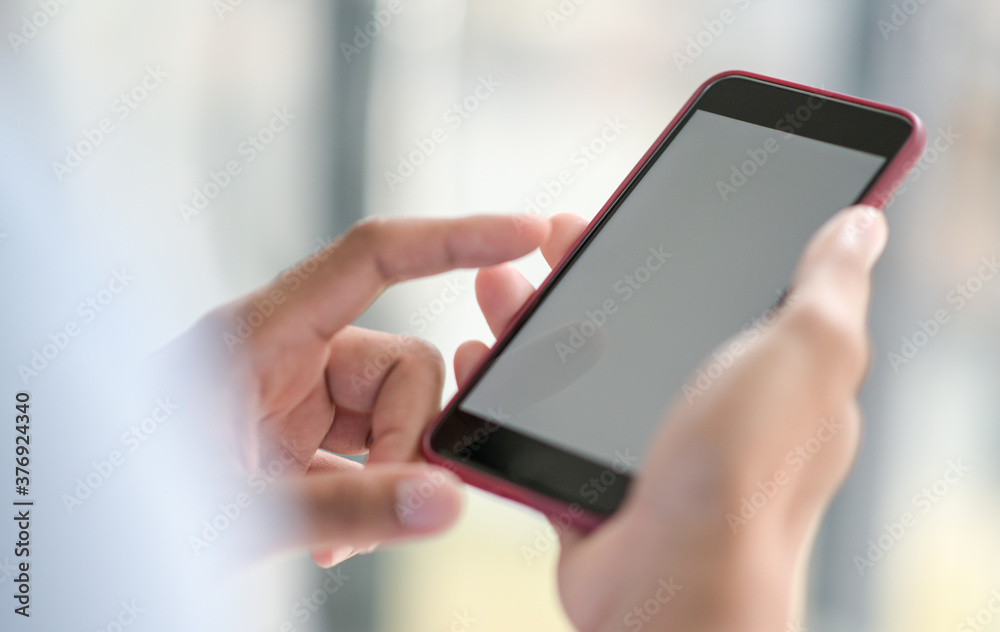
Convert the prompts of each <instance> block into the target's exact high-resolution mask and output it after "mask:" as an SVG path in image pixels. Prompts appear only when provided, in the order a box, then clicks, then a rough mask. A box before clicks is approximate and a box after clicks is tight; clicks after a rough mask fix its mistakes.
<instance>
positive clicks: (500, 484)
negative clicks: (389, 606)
mask: <svg viewBox="0 0 1000 632" xmlns="http://www.w3.org/2000/svg"><path fill="white" fill-rule="evenodd" d="M731 76H741V77H748V78H751V79H758V80H761V81H766V82H768V83H772V84H776V85H780V86H785V87H787V88H792V89H795V90H801V91H805V92H809V93H812V94H817V95H820V96H824V97H830V98H835V99H838V100H841V101H846V102H848V103H854V104H857V105H862V106H866V107H869V108H873V109H876V110H881V111H884V112H891V113H894V114H898V115H900V116H903V117H904V118H906V119H907V120H909V121H910V123H911V124H912V125H913V132H912V133H911V134H910V137H909V139H907V141H906V143H905V144H904V145H903V147H902V148H901V149H900V150H899V153H898V154H897V155H896V157H895V159H894V160H893V161H892V162H891V163H890V164H889V166H888V168H887V169H886V170H885V171H884V172H883V173H882V175H881V176H880V177H879V179H878V180H877V181H876V182H875V184H874V185H873V186H872V189H871V191H870V192H869V193H868V194H867V195H866V196H865V197H864V198H863V199H862V200H861V202H860V203H862V204H870V205H871V206H874V207H876V208H879V209H884V208H885V207H886V205H887V204H888V203H889V201H890V200H891V199H892V195H893V193H894V192H895V191H896V189H897V188H898V187H899V186H900V185H901V184H902V183H903V180H905V179H906V176H907V175H908V174H909V172H910V169H911V168H912V167H913V165H914V164H915V163H916V162H917V160H919V159H920V156H921V154H922V152H923V149H924V145H925V144H926V142H927V131H926V130H925V129H924V125H923V122H922V121H921V120H920V118H919V117H918V116H917V115H915V114H913V113H912V112H909V111H907V110H904V109H902V108H897V107H893V106H889V105H884V104H881V103H876V102H874V101H869V100H867V99H861V98H858V97H852V96H848V95H845V94H839V93H836V92H831V91H828V90H823V89H820V88H811V87H809V86H804V85H801V84H797V83H793V82H790V81H783V80H781V79H774V78H773V77H767V76H764V75H760V74H756V73H752V72H745V71H740V70H730V71H727V72H723V73H720V74H717V75H715V76H714V77H712V78H710V79H708V80H707V81H706V82H705V83H703V84H702V85H701V86H700V87H699V88H698V90H697V91H696V92H695V93H694V95H692V96H691V98H690V99H688V101H687V103H685V104H684V107H683V108H681V110H680V112H678V113H677V115H676V116H675V117H674V118H673V120H672V121H670V124H669V125H667V127H666V129H664V130H663V133H661V134H660V136H659V137H658V138H657V139H656V141H654V142H653V144H652V146H651V147H650V148H649V150H648V151H646V153H645V154H644V155H643V157H642V158H641V159H640V160H639V162H638V163H637V164H636V166H635V167H633V168H632V171H631V172H629V174H628V176H627V177H626V178H625V180H624V181H623V182H622V183H621V184H620V185H619V186H618V188H617V189H616V190H615V192H614V193H613V194H612V195H611V197H610V198H609V199H608V201H607V202H606V203H605V204H604V207H603V208H601V211H600V212H599V213H598V214H597V215H596V216H595V217H594V219H593V220H592V221H591V223H590V225H589V226H587V229H586V230H585V231H584V232H583V233H582V234H581V235H580V238H579V239H578V240H577V242H576V243H575V244H573V247H572V248H570V249H569V250H568V251H567V254H566V255H565V256H564V257H563V259H562V261H560V262H559V264H558V265H557V266H555V267H554V268H553V269H552V273H550V274H549V276H548V277H547V278H546V279H545V281H544V282H543V283H542V285H541V286H540V287H539V288H538V290H536V291H535V293H534V294H533V295H532V297H531V298H530V299H529V300H528V301H527V302H526V303H525V304H524V305H523V306H522V307H521V309H519V310H518V311H517V313H516V314H515V315H514V317H513V318H512V319H511V321H510V323H509V324H508V325H507V327H506V328H505V329H504V331H503V332H502V333H501V334H500V335H499V336H497V342H500V341H502V340H505V339H506V338H507V337H508V336H510V335H511V332H512V330H513V328H514V326H515V325H516V324H517V323H518V322H519V321H520V319H521V318H522V317H523V316H524V314H525V313H527V312H529V311H530V310H532V309H534V307H535V304H536V303H537V302H538V300H539V298H540V297H541V296H542V290H543V289H545V288H546V287H548V285H549V284H550V283H551V282H552V280H553V279H554V278H555V276H556V272H558V271H560V270H561V269H562V268H563V266H565V265H566V263H567V261H568V260H569V258H570V256H571V255H572V253H573V252H574V251H575V250H576V249H577V247H579V245H580V242H582V241H583V240H584V239H585V238H586V236H587V235H589V234H590V232H591V231H592V230H594V227H595V226H597V223H598V222H599V221H600V220H601V218H602V217H603V216H604V214H605V213H607V212H608V210H609V209H610V208H611V207H612V205H613V204H614V203H615V202H616V201H617V200H618V196H619V195H621V193H622V192H623V191H624V190H625V188H626V187H627V186H628V185H629V184H630V183H631V182H632V180H633V179H634V178H635V177H636V175H638V173H639V171H640V170H641V169H642V168H643V166H644V165H645V164H646V163H647V162H648V161H649V159H650V158H652V156H653V154H654V153H655V152H656V149H657V148H658V147H659V146H660V144H661V143H662V142H663V141H664V140H665V139H666V137H667V136H668V135H669V134H670V132H672V131H673V129H674V127H676V126H677V124H678V123H679V122H680V121H681V119H682V118H683V117H684V115H685V114H686V113H687V112H688V110H690V109H691V106H692V105H693V104H694V103H695V101H696V100H697V99H698V97H700V96H701V95H702V93H704V92H705V91H706V90H707V89H708V88H709V86H711V85H712V84H713V83H715V82H716V81H718V80H720V79H723V78H725V77H731ZM494 346H495V345H494ZM487 359H489V356H486V357H485V358H484V359H483V361H482V362H480V364H479V366H477V367H476V369H475V371H474V373H473V374H474V375H475V374H478V373H479V371H481V370H482V368H483V364H485V362H486V360H487ZM462 394H463V391H462V390H459V392H458V393H456V394H455V397H453V398H452V400H451V402H449V404H448V406H446V407H445V409H444V412H442V413H441V414H440V415H438V417H437V419H435V420H434V422H433V423H432V424H431V425H430V426H429V427H428V428H427V431H426V432H425V433H424V436H423V440H422V442H421V448H422V451H423V454H424V457H425V458H426V459H427V461H428V462H429V463H433V464H435V465H440V466H442V467H444V468H446V469H448V470H450V471H452V472H454V473H455V474H456V475H458V476H459V478H461V479H462V480H464V481H465V482H466V483H468V484H470V485H475V486H476V487H479V488H480V489H484V490H486V491H488V492H492V493H494V494H496V495H498V496H502V497H504V498H509V499H511V500H514V501H517V502H519V503H522V504H524V505H527V506H528V507H532V508H533V509H537V510H538V511H540V512H542V513H543V514H545V515H546V516H548V517H549V519H551V520H553V521H555V522H556V523H557V524H559V525H561V526H572V527H574V528H577V529H580V530H583V531H590V530H592V529H593V528H594V527H596V526H597V525H599V524H600V523H601V522H603V521H604V520H606V519H607V518H608V516H603V515H601V514H597V513H594V512H591V511H587V510H586V509H585V508H584V507H583V506H581V505H579V504H576V503H566V502H564V501H560V500H556V499H555V498H551V497H549V496H545V495H543V494H540V493H538V492H535V491H532V490H530V489H527V488H523V487H519V486H518V485H516V484H514V483H511V482H509V481H506V480H503V479H501V478H496V477H493V476H490V475H489V474H486V473H485V472H482V471H480V470H477V469H475V468H474V467H471V466H468V465H465V464H463V463H459V462H457V461H453V460H450V459H446V458H444V457H442V456H441V455H439V454H437V453H436V452H434V450H433V449H432V448H431V442H430V438H431V434H432V433H433V432H434V429H435V428H436V427H437V425H438V424H439V423H441V420H442V419H443V418H444V416H445V413H446V412H447V411H448V410H449V409H451V407H452V406H453V405H454V403H455V401H456V400H457V399H458V396H459V395H462Z"/></svg>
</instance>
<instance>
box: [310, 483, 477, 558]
mask: <svg viewBox="0 0 1000 632" xmlns="http://www.w3.org/2000/svg"><path fill="white" fill-rule="evenodd" d="M300 482H301V496H302V502H303V509H304V513H305V517H306V523H307V524H306V530H305V537H306V542H304V543H303V544H305V545H307V546H310V547H313V548H314V549H315V548H327V549H330V550H343V549H352V550H354V551H361V550H368V549H371V548H372V547H374V546H375V545H376V544H379V543H381V542H387V541H393V540H402V539H405V538H410V537H416V536H422V535H429V534H432V533H436V532H438V531H441V530H442V529H444V528H445V527H447V526H449V525H451V524H452V523H454V522H455V520H456V519H457V518H458V515H459V513H460V512H461V509H462V492H461V490H460V483H459V481H458V479H457V478H456V477H455V476H454V475H452V474H451V473H450V472H448V471H447V470H444V469H442V468H439V467H432V466H428V465H420V464H385V465H381V464H379V465H371V466H368V467H366V468H364V469H362V470H357V471H347V472H344V471H341V472H330V473H317V474H314V475H309V476H305V477H303V478H302V479H301V481H300Z"/></svg>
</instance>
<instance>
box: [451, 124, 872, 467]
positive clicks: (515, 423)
mask: <svg viewBox="0 0 1000 632" xmlns="http://www.w3.org/2000/svg"><path fill="white" fill-rule="evenodd" d="M765 157H766V160H765ZM884 161H885V159H884V158H883V157H881V156H875V155H872V154H868V153H864V152H860V151H856V150H852V149H847V148H844V147H841V146H837V145H832V144H829V143H824V142H820V141H816V140H813V139H809V138H804V137H801V136H792V135H789V134H785V133H783V132H779V131H776V130H773V129H770V128H767V127H762V126H758V125H754V124H751V123H746V122H743V121H739V120H736V119H732V118H729V117H725V116H720V115H717V114H712V113H708V112H705V111H701V110H699V111H696V112H695V113H694V115H693V116H692V117H691V118H690V119H689V121H688V122H687V124H686V125H685V126H684V127H683V129H681V131H680V132H679V133H678V135H677V136H676V138H675V139H674V140H673V141H672V142H671V143H670V145H669V146H668V147H667V148H666V149H665V150H664V152H663V153H662V155H661V156H660V157H659V159H658V160H657V161H656V163H655V164H654V165H652V167H651V168H650V169H649V171H648V172H647V173H646V175H645V176H644V177H643V178H642V180H641V181H640V182H639V183H638V184H637V186H636V187H635V188H634V190H633V191H632V193H631V194H630V195H629V196H628V198H627V199H626V200H625V201H624V202H623V204H622V205H621V207H620V208H619V209H618V210H617V211H616V212H615V214H614V216H613V217H611V219H610V220H609V221H608V222H607V223H606V225H605V226H604V228H603V229H602V230H601V231H600V232H599V233H598V235H597V236H596V237H595V238H594V240H593V241H592V242H591V243H590V244H589V245H588V246H587V247H586V249H585V251H584V252H583V253H582V254H581V255H580V256H579V257H578V258H577V260H576V261H575V263H574V264H573V266H572V267H571V269H570V270H568V271H567V273H566V274H565V275H564V276H563V278H562V279H561V280H560V281H559V282H558V284H557V285H556V287H554V288H553V289H552V290H551V292H550V293H549V295H548V296H547V297H546V298H545V299H544V301H543V302H542V304H541V305H540V306H539V307H538V309H537V310H536V311H535V312H534V313H533V314H532V316H531V318H530V319H529V320H528V322H527V323H526V324H525V325H524V326H523V327H522V329H521V330H520V331H519V332H518V333H517V335H516V336H515V338H514V339H513V341H512V342H511V344H510V345H509V346H508V347H507V349H505V350H504V352H503V354H502V355H501V356H500V357H499V358H498V359H497V361H496V362H495V363H494V365H493V366H492V367H491V368H490V370H489V372H488V373H487V374H486V375H485V376H484V377H483V378H482V379H481V380H480V382H479V383H478V384H477V385H476V386H475V388H474V389H473V390H472V391H471V393H470V394H469V395H468V396H467V397H466V399H465V400H464V401H463V402H462V404H461V406H460V408H461V409H462V410H465V411H466V412H469V413H472V414H476V415H479V416H481V417H485V418H488V419H493V420H497V421H501V422H502V423H503V424H504V425H505V426H507V427H510V428H513V429H515V430H518V431H520V432H522V433H524V434H526V435H529V436H531V437H534V438H536V439H539V440H542V441H545V442H547V443H550V444H555V445H556V446H559V447H561V448H563V449H565V450H569V451H571V452H574V453H576V454H578V455H580V456H584V457H587V458H590V459H592V460H595V461H597V462H598V463H602V464H603V463H610V462H612V461H615V460H616V459H615V455H616V454H618V453H622V454H631V455H635V456H638V457H639V458H640V461H639V463H638V464H634V463H633V464H632V467H633V468H634V467H638V466H639V465H641V462H642V458H643V457H644V455H645V452H646V445H647V443H648V442H649V440H650V438H651V436H652V433H653V432H654V431H655V429H656V428H657V426H658V425H659V423H660V422H661V420H662V418H663V415H664V414H665V412H666V409H667V407H668V406H669V404H670V403H671V402H672V401H673V400H674V399H675V398H677V397H683V396H684V395H682V387H683V386H684V385H685V384H686V383H688V384H691V385H693V386H694V385H695V382H694V381H693V380H689V378H690V377H691V376H692V374H693V372H694V371H695V369H696V368H697V367H698V366H699V364H700V363H701V362H702V360H703V359H704V358H705V357H706V356H708V355H710V354H711V353H712V351H713V350H714V349H715V348H716V347H717V346H718V345H719V344H720V343H722V342H723V341H724V340H726V339H727V338H729V337H731V336H732V335H734V334H736V333H737V332H739V331H740V330H741V329H742V328H744V327H752V326H753V325H754V319H755V318H756V319H759V318H760V317H761V316H762V315H763V314H765V313H767V312H768V310H769V309H770V308H771V307H772V306H773V305H774V303H775V302H776V301H777V299H778V298H779V295H780V293H781V292H782V290H783V289H784V288H785V287H786V286H787V284H788V282H789V278H790V275H791V273H792V271H793V270H794V267H795V263H796V261H797V259H798V256H799V254H800V252H801V250H802V248H803V246H804V245H805V244H806V242H807V241H808V239H809V237H810V236H811V235H812V233H813V232H814V231H815V230H816V229H817V228H818V227H819V226H820V225H821V224H822V223H823V222H824V221H825V220H826V219H827V218H829V217H830V216H831V215H832V214H833V213H835V212H836V211H837V210H839V209H840V208H843V207H844V206H847V205H849V204H850V203H852V202H853V201H854V200H856V199H857V198H858V197H859V196H860V195H861V193H862V192H863V190H864V188H865V187H866V186H867V185H868V183H869V182H870V181H871V179H872V178H873V177H874V176H875V174H876V173H877V172H878V170H879V169H880V168H881V167H882V164H883V163H884ZM737 173H738V174H739V175H735V174H737ZM745 174H750V175H745ZM740 176H744V178H745V181H744V178H741V177H740ZM737 185H740V186H737ZM630 279H631V280H630ZM588 323H589V324H588ZM574 332H576V333H574ZM588 334H589V335H588ZM704 384H705V382H704V381H703V382H702V385H704ZM688 392H689V393H691V391H688ZM692 396H695V395H692Z"/></svg>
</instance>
